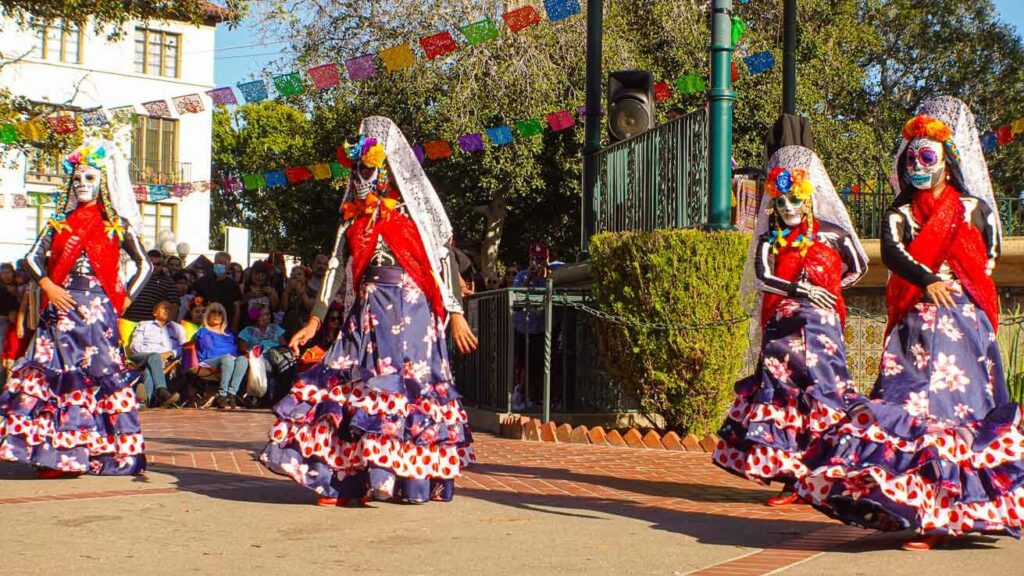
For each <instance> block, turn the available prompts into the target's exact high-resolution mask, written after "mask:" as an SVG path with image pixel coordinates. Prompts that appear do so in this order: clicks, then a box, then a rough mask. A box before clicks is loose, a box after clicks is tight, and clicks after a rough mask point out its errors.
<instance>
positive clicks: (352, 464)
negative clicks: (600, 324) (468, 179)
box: [260, 117, 476, 506]
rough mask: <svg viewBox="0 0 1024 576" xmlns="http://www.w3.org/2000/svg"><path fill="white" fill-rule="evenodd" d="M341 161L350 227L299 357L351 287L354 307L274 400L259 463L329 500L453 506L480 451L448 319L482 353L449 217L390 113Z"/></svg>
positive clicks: (368, 127)
mask: <svg viewBox="0 0 1024 576" xmlns="http://www.w3.org/2000/svg"><path fill="white" fill-rule="evenodd" d="M338 156H339V161H340V162H341V163H342V164H343V165H346V166H347V167H349V168H350V169H351V170H352V176H351V178H350V180H349V188H348V191H347V192H346V194H345V198H344V202H343V203H342V206H341V211H342V225H341V227H340V228H339V230H338V234H337V237H336V242H335V249H334V250H333V251H332V254H333V256H332V257H331V258H330V259H329V261H328V267H327V271H326V274H325V276H324V282H323V286H322V287H321V290H320V293H319V294H318V295H317V298H316V303H315V305H314V307H313V310H312V312H311V314H310V317H309V319H308V320H307V322H306V324H305V326H304V327H303V328H302V329H300V330H299V331H298V333H296V334H295V335H294V336H292V338H291V342H290V346H291V347H292V348H293V351H294V352H295V354H296V357H298V356H299V347H300V346H303V345H305V344H306V343H308V342H309V341H310V340H312V339H313V338H314V337H315V336H316V334H317V332H318V331H319V329H320V327H321V323H322V321H323V319H324V317H325V315H326V314H327V312H328V309H329V306H330V305H331V303H332V301H333V300H334V297H335V295H336V294H337V293H338V292H339V291H340V290H341V286H342V284H344V285H345V290H346V292H347V293H348V294H347V295H346V298H345V301H346V302H349V301H351V302H352V304H351V305H350V306H346V307H344V308H343V310H345V316H344V318H345V320H344V321H343V323H342V326H341V332H340V333H339V335H338V337H337V340H336V341H335V342H334V343H333V345H332V346H331V348H330V350H329V351H328V352H327V354H326V355H325V356H324V358H323V359H322V360H321V362H320V363H319V364H317V365H316V366H314V367H313V368H311V369H309V370H307V371H305V372H303V373H302V374H301V375H300V376H299V377H298V379H297V380H296V382H295V385H294V386H293V387H292V393H291V394H288V395H286V396H285V397H284V398H283V399H282V400H281V401H280V402H279V403H278V404H277V405H276V406H275V407H274V412H275V413H276V414H277V417H278V419H277V422H276V423H275V424H274V425H273V427H272V428H271V433H270V437H271V441H270V443H269V444H267V447H266V448H265V449H264V451H263V454H262V456H261V458H260V460H261V461H262V462H263V463H264V464H266V465H267V467H268V468H270V470H272V471H274V472H277V473H279V474H284V475H287V476H289V477H290V478H292V479H293V480H295V481H296V482H298V483H299V484H301V485H303V486H306V487H307V488H310V489H312V490H315V491H316V492H317V494H318V495H319V498H318V500H317V504H319V505H322V506H336V505H341V504H344V503H348V502H351V503H358V502H361V501H362V500H363V499H364V498H367V497H370V496H372V497H373V498H374V499H377V500H391V499H397V500H402V501H406V502H413V503H423V502H427V501H429V500H441V501H448V500H451V498H452V497H453V495H454V490H455V483H454V479H455V478H456V477H457V476H459V475H460V473H461V470H462V467H463V466H465V465H468V464H469V463H470V462H471V461H472V460H473V459H474V456H473V451H472V448H471V447H470V442H471V436H470V432H469V427H468V423H467V416H466V413H465V411H464V410H463V409H462V404H461V400H460V395H459V393H458V392H457V391H456V390H455V387H454V383H453V381H452V374H451V368H450V366H449V360H448V347H447V345H446V343H445V340H446V334H445V328H446V325H450V328H451V334H452V339H453V340H454V342H455V346H456V348H458V349H459V351H460V352H462V353H468V352H470V351H472V350H473V349H474V348H475V347H476V337H475V336H474V335H473V333H472V331H471V330H470V329H469V325H468V323H467V322H466V320H465V318H464V317H463V315H462V307H461V304H460V303H459V301H458V299H457V298H456V297H455V295H454V294H453V293H452V291H451V288H450V286H451V281H450V276H449V274H450V273H451V269H450V267H449V265H448V256H449V255H448V246H449V245H450V242H451V238H452V230H451V224H450V223H449V221H448V217H447V215H446V214H445V211H444V208H443V206H442V205H441V202H440V199H439V198H438V197H437V193H436V192H435V191H434V188H433V186H432V185H431V183H430V180H428V179H427V176H426V174H425V173H424V172H423V168H422V167H421V166H420V164H419V162H418V161H417V160H416V156H415V154H414V153H413V151H412V148H411V147H410V146H409V143H408V142H407V141H406V139H405V136H404V135H403V134H402V132H401V131H400V130H399V129H398V127H397V126H395V124H394V123H393V122H392V121H391V120H389V119H387V118H382V117H372V118H367V119H365V120H364V121H363V123H362V125H361V126H360V137H359V140H358V141H357V142H355V143H353V144H347V143H346V144H345V145H343V146H342V147H341V148H340V149H339V154H338ZM346 276H348V277H349V278H350V280H349V281H345V278H346ZM313 430H315V433H313V434H308V433H306V432H305V431H313Z"/></svg>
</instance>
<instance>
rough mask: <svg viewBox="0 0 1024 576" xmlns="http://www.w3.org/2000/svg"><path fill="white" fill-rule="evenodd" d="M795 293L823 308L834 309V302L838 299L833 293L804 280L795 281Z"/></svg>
mask: <svg viewBox="0 0 1024 576" xmlns="http://www.w3.org/2000/svg"><path fill="white" fill-rule="evenodd" d="M796 293H797V294H798V295H800V296H804V297H806V298H807V299H808V300H810V301H811V303H812V304H814V305H815V306H817V307H818V308H825V309H826V310H835V307H836V302H837V300H838V299H837V298H836V296H835V294H833V293H831V292H829V291H828V290H825V289H824V288H822V287H821V286H815V285H814V284H811V283H810V282H807V281H806V280H801V281H799V282H797V284H796Z"/></svg>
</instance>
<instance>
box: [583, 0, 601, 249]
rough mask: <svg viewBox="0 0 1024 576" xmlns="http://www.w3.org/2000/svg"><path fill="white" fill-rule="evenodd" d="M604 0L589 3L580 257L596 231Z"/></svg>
mask: <svg viewBox="0 0 1024 576" xmlns="http://www.w3.org/2000/svg"><path fill="white" fill-rule="evenodd" d="M603 20H604V2H603V0H589V1H588V2H587V77H586V112H585V114H584V141H583V198H582V206H581V210H580V212H581V216H582V221H583V222H582V230H581V234H580V236H581V239H580V259H581V260H583V259H586V258H587V256H588V253H589V251H590V238H591V236H593V235H594V233H595V232H596V231H597V209H596V208H597V207H596V205H595V202H596V201H597V200H598V198H597V153H598V152H599V151H600V150H601V80H602V76H603V72H602V70H601V52H602V41H601V35H602V34H603V32H604V31H603V28H604V22H603Z"/></svg>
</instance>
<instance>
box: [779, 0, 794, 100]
mask: <svg viewBox="0 0 1024 576" xmlns="http://www.w3.org/2000/svg"><path fill="white" fill-rule="evenodd" d="M782 13H783V16H782V26H783V34H782V111H783V112H784V113H786V114H796V0H785V2H784V3H783V5H782Z"/></svg>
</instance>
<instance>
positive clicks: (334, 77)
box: [307, 62, 341, 90]
mask: <svg viewBox="0 0 1024 576" xmlns="http://www.w3.org/2000/svg"><path fill="white" fill-rule="evenodd" d="M307 72H308V73H309V78H310V79H311V80H313V86H314V87H315V88H316V89H317V90H323V89H324V88H330V87H331V86H337V85H338V84H340V83H341V75H340V73H339V72H338V65H337V64H335V63H334V62H329V63H327V64H321V65H320V66H314V67H313V68H310V69H309V70H307Z"/></svg>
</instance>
